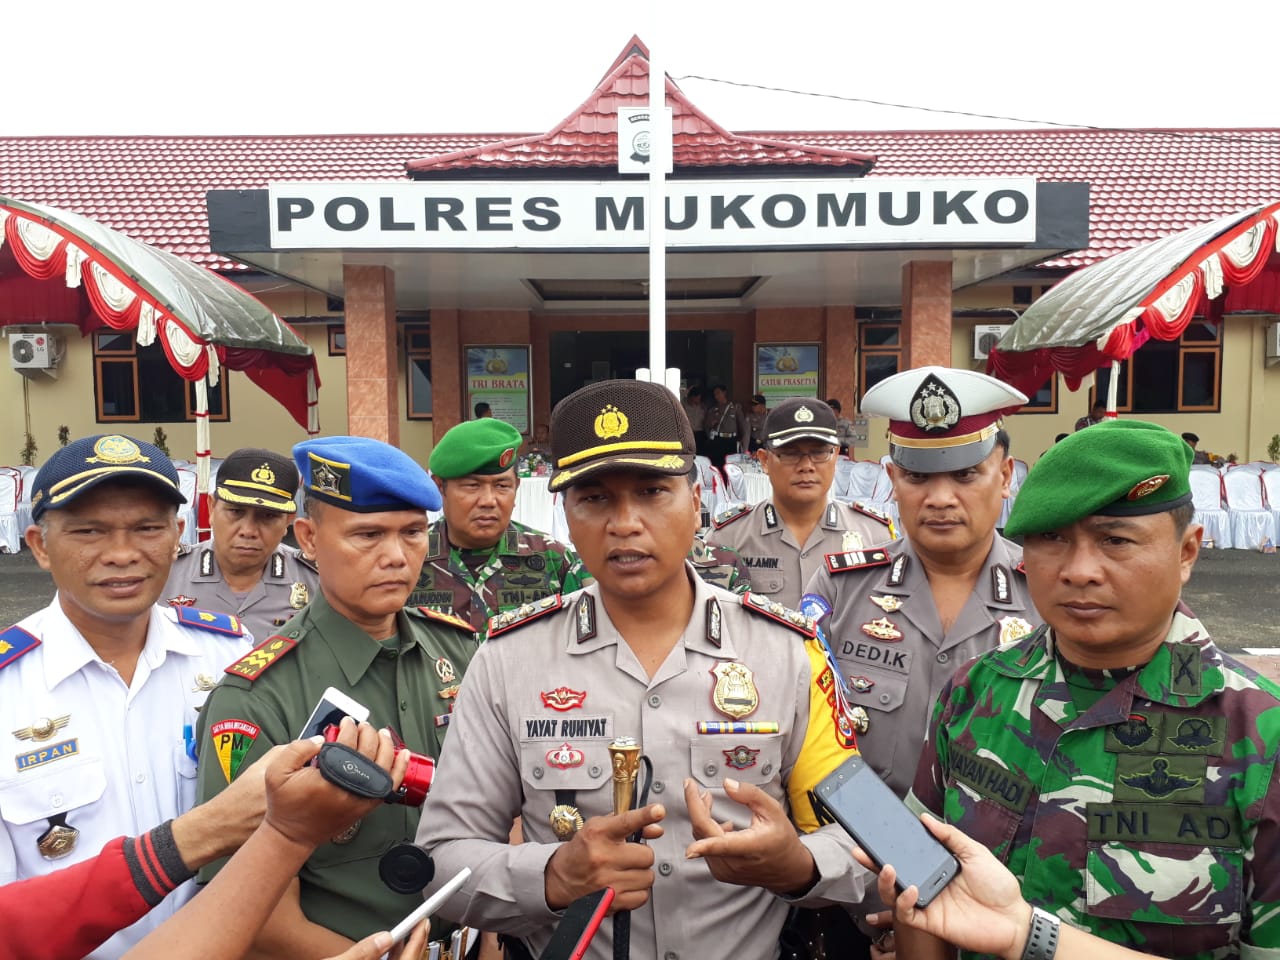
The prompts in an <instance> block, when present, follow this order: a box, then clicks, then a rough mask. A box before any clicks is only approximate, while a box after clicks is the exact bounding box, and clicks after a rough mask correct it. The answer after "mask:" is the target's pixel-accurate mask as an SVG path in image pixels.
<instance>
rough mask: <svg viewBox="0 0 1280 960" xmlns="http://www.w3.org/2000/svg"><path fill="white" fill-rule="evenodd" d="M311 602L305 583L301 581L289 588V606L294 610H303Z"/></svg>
mask: <svg viewBox="0 0 1280 960" xmlns="http://www.w3.org/2000/svg"><path fill="white" fill-rule="evenodd" d="M310 600H311V596H310V594H308V593H307V585H306V584H305V583H302V582H301V581H299V582H297V583H295V584H294V585H293V586H291V587H290V588H289V606H291V607H292V608H293V609H294V610H301V609H302V608H303V607H305V606H306V605H307V603H308V602H309V601H310Z"/></svg>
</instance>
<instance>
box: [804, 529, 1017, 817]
mask: <svg viewBox="0 0 1280 960" xmlns="http://www.w3.org/2000/svg"><path fill="white" fill-rule="evenodd" d="M834 559H835V560H838V561H840V562H841V563H846V564H848V565H850V567H851V568H850V569H842V570H839V571H838V572H834V573H833V572H832V571H831V569H830V567H831V566H833V565H838V564H831V563H827V564H824V565H823V566H822V568H821V569H820V570H819V572H818V573H817V574H816V575H815V576H814V578H813V579H812V580H811V581H810V583H809V586H808V590H807V593H806V596H805V600H804V602H803V603H802V605H801V606H802V608H803V609H804V612H805V613H807V614H809V615H810V616H815V615H817V614H819V613H821V614H824V616H823V617H822V619H821V620H820V621H819V627H821V629H822V632H823V634H824V635H825V636H826V638H827V642H828V643H829V644H830V646H831V650H832V653H834V654H835V658H836V663H837V664H838V665H839V666H840V672H841V673H842V674H843V676H844V680H845V685H846V687H847V688H848V690H849V702H850V703H851V704H853V705H855V706H861V707H863V708H864V709H865V710H866V711H867V716H868V718H869V726H868V728H867V731H866V733H861V734H859V735H858V746H859V748H860V749H861V750H862V753H863V755H865V756H866V758H867V760H868V762H869V763H870V764H871V766H872V767H874V768H875V771H876V773H878V774H880V776H881V777H882V778H883V779H884V780H885V781H886V782H887V783H888V784H889V786H890V787H892V788H893V791H894V793H896V794H898V796H900V797H905V796H906V795H907V791H908V790H909V789H910V788H911V782H912V780H913V779H914V778H915V774H916V763H917V761H918V760H919V759H920V751H921V748H922V747H923V745H924V739H925V728H926V725H927V723H928V720H929V715H930V713H931V711H932V710H933V704H934V700H935V698H936V697H937V695H938V691H939V690H941V689H942V685H943V684H944V683H946V682H947V681H948V680H949V679H951V675H952V674H953V673H955V672H956V670H957V669H959V668H960V667H961V666H963V665H964V663H965V662H966V661H968V660H970V659H972V658H973V657H976V656H978V655H979V654H982V653H986V652H987V651H988V650H993V649H995V647H996V646H997V645H998V644H1000V643H1002V642H1005V641H1009V640H1013V639H1016V638H1017V637H1020V636H1024V635H1026V634H1029V633H1031V631H1032V630H1033V629H1034V628H1035V627H1037V626H1039V625H1040V623H1041V622H1042V620H1041V618H1040V615H1039V614H1038V613H1037V612H1036V608H1035V607H1034V606H1032V604H1031V598H1030V596H1029V595H1028V594H1027V584H1026V577H1025V576H1024V575H1023V573H1022V571H1021V564H1022V548H1021V547H1019V546H1018V545H1017V544H1015V543H1013V542H1012V541H1010V540H1006V539H1004V538H1003V537H1001V536H996V537H995V541H994V543H993V544H992V546H991V552H990V553H989V554H988V555H987V560H986V563H985V564H984V566H983V569H982V572H981V573H980V574H978V582H977V585H976V586H975V587H974V591H973V594H972V595H971V596H970V597H969V599H968V601H967V602H966V603H965V605H964V607H963V609H961V611H960V616H959V617H957V618H956V622H955V623H954V624H953V625H952V627H951V629H950V630H949V631H947V633H946V634H945V635H944V634H943V631H942V624H941V621H940V620H939V619H938V609H937V607H936V606H935V605H934V602H933V593H932V591H931V590H930V588H929V579H928V577H927V576H926V575H925V570H924V564H923V563H921V562H920V558H919V557H918V556H917V555H916V552H915V550H913V549H912V547H911V544H910V542H908V541H907V540H905V539H904V540H896V541H894V542H893V543H890V544H887V545H886V546H884V547H882V548H880V549H879V550H876V551H867V552H865V553H864V555H863V557H861V558H859V557H857V556H854V557H845V558H843V559H842V558H841V557H839V556H838V557H836V558H834ZM813 595H816V596H817V597H820V598H822V599H821V601H814V600H813ZM815 602H817V603H818V608H815V607H814V606H813V604H814V603H815ZM824 603H825V607H824V606H823V604H824ZM828 609H829V610H830V614H829V615H825V614H826V611H827V610H828Z"/></svg>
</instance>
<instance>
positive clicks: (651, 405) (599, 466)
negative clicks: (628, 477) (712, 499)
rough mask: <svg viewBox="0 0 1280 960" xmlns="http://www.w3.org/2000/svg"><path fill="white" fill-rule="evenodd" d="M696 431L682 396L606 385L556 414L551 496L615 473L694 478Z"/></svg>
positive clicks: (573, 398) (577, 395) (564, 403)
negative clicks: (585, 480)
mask: <svg viewBox="0 0 1280 960" xmlns="http://www.w3.org/2000/svg"><path fill="white" fill-rule="evenodd" d="M694 453H695V450H694V445H693V428H692V427H690V426H689V417H688V415H686V414H685V412H684V407H682V406H680V401H679V400H678V399H677V398H676V395H675V394H674V393H672V392H671V391H670V390H668V389H667V388H666V387H664V386H663V385H662V384H660V383H649V382H647V381H644V380H602V381H600V382H599V383H593V384H589V385H588V386H585V387H583V388H582V389H581V390H577V391H575V392H574V393H571V394H569V396H567V397H565V398H564V399H563V400H561V401H560V402H559V403H557V404H556V408H555V409H554V410H553V411H551V465H552V473H551V480H550V482H549V483H548V484H547V486H548V488H549V489H550V490H552V491H553V492H554V491H557V490H563V489H564V488H565V487H569V486H572V485H573V484H575V483H579V482H580V481H582V480H583V479H585V478H587V477H589V476H593V475H595V474H598V473H604V472H606V471H609V470H641V471H645V472H648V473H662V474H667V475H675V474H683V473H688V472H689V471H690V469H692V467H693V458H694Z"/></svg>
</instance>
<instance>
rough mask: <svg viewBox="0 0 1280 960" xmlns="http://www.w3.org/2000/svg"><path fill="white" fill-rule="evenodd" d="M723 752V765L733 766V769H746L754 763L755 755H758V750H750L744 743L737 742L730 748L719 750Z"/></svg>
mask: <svg viewBox="0 0 1280 960" xmlns="http://www.w3.org/2000/svg"><path fill="white" fill-rule="evenodd" d="M720 752H721V753H723V754H724V762H725V766H728V767H733V769H735V770H746V769H748V768H750V767H754V766H755V765H756V762H757V761H756V757H758V756H759V755H760V751H759V750H752V749H751V748H750V747H748V746H747V745H746V744H739V745H738V746H736V747H734V748H733V749H732V750H722V751H720Z"/></svg>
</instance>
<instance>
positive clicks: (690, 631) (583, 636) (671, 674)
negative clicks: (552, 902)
mask: <svg viewBox="0 0 1280 960" xmlns="http://www.w3.org/2000/svg"><path fill="white" fill-rule="evenodd" d="M689 575H690V580H691V581H692V582H693V585H694V591H695V599H694V606H693V610H694V614H693V617H692V618H691V620H690V622H689V625H688V627H687V628H686V629H685V632H684V634H683V636H682V637H681V639H680V641H679V642H678V643H677V644H676V646H675V648H674V649H673V650H672V651H671V653H670V654H669V655H668V657H667V659H666V661H665V662H664V663H663V664H662V666H661V667H659V668H658V670H657V671H656V672H655V673H654V675H653V677H652V678H650V677H648V676H647V675H646V673H645V671H644V670H643V669H642V668H641V666H640V664H639V662H638V661H637V659H636V657H635V655H634V654H633V653H632V651H631V648H630V647H629V646H628V645H627V644H626V642H625V641H624V640H623V638H622V637H621V636H620V635H619V633H618V631H617V629H616V628H615V627H614V625H613V623H612V622H611V621H610V619H609V615H608V612H607V611H606V610H605V607H604V604H603V603H602V602H601V600H600V599H599V596H598V590H599V587H598V585H592V586H589V587H587V588H586V589H585V590H583V591H582V592H581V593H579V594H577V595H576V596H571V597H567V598H563V601H562V602H563V606H560V607H558V608H557V603H558V602H560V601H559V600H558V599H557V598H549V599H548V600H544V601H542V603H541V604H539V608H540V609H539V611H537V612H531V613H529V614H514V615H513V614H504V615H502V616H499V617H496V618H495V619H494V625H493V626H491V628H490V638H489V640H488V641H487V642H486V643H485V644H484V645H483V646H482V647H481V649H480V651H479V653H477V654H476V658H475V659H474V660H473V661H472V664H471V667H470V670H469V672H468V674H467V682H466V684H465V685H464V687H463V690H462V692H461V694H460V695H459V698H458V707H457V710H456V711H455V712H454V715H453V724H452V726H451V728H450V733H449V740H448V742H447V743H446V744H445V753H444V756H443V757H442V758H441V776H440V779H439V782H438V784H437V786H436V789H435V790H433V792H432V794H431V796H430V797H429V798H428V800H427V805H426V807H425V808H424V810H423V815H422V822H421V825H420V827H419V829H418V843H419V844H422V845H424V846H425V847H426V848H427V850H428V851H429V852H430V853H431V855H432V857H433V858H434V859H435V862H436V876H437V877H438V878H439V881H438V882H443V880H444V879H446V878H448V877H450V876H452V875H453V874H454V873H456V872H457V871H458V870H460V869H461V868H462V867H464V866H466V867H470V868H471V869H472V871H474V872H473V873H472V875H471V878H470V879H469V880H468V881H467V883H466V884H465V886H464V887H463V889H462V892H461V893H460V894H459V895H458V896H456V897H454V898H453V900H452V901H450V904H449V906H448V907H446V909H445V911H444V915H445V916H447V917H448V918H449V919H452V920H459V921H461V922H465V923H468V924H471V925H473V926H477V927H479V928H481V929H485V930H496V931H498V932H503V933H507V934H510V935H513V936H518V937H521V938H522V939H524V941H525V943H526V944H527V946H528V947H529V948H530V950H531V952H532V953H533V955H534V956H537V955H538V954H539V953H540V952H541V951H542V949H543V947H544V946H545V945H546V943H547V941H548V940H549V939H550V936H551V933H552V930H553V929H554V927H555V924H556V921H557V919H558V915H557V914H555V913H553V912H552V911H551V910H549V909H548V908H547V904H546V900H545V893H544V870H545V867H546V864H547V861H548V860H549V859H550V858H551V856H552V854H554V853H555V851H556V849H557V846H558V844H559V842H560V841H559V840H557V838H556V835H555V834H554V833H553V831H552V828H551V825H550V822H549V817H550V815H551V812H552V808H553V807H555V806H556V805H557V804H558V803H567V804H572V805H573V806H575V807H576V808H577V809H578V811H580V812H581V815H582V816H583V817H584V818H587V819H589V818H591V817H595V816H601V815H605V814H609V813H612V812H613V788H612V781H611V770H612V768H611V762H610V757H609V752H608V745H609V743H610V741H611V740H613V738H615V737H617V736H630V737H635V738H636V739H637V740H638V741H639V742H640V744H641V747H642V749H643V751H644V754H645V755H646V756H648V757H649V758H650V760H651V761H652V763H653V782H652V785H651V787H650V791H649V795H648V801H649V802H655V801H661V802H662V803H663V804H664V805H665V806H666V810H667V816H666V819H665V820H664V821H663V823H662V826H663V830H664V833H663V835H662V837H660V838H659V839H657V840H650V841H647V842H648V844H649V845H650V847H652V848H653V851H654V856H655V858H656V862H655V864H654V886H653V889H652V891H651V895H650V899H649V902H648V903H647V904H646V905H645V906H644V907H642V908H641V909H639V910H636V911H634V912H633V913H632V915H631V916H632V920H631V956H632V957H633V958H634V960H662V958H663V957H672V956H679V957H684V958H688V960H695V958H704V957H723V956H728V955H732V956H733V957H735V958H736V960H773V958H775V957H776V956H777V950H778V934H779V932H780V930H781V928H782V924H783V921H784V920H785V919H786V915H787V911H788V907H789V903H788V902H787V901H786V900H783V899H781V898H779V897H776V896H774V895H773V894H772V893H769V892H768V891H766V890H764V889H761V888H758V887H746V886H736V885H733V884H728V883H721V882H720V881H718V880H716V879H715V878H713V877H712V876H711V872H710V870H709V869H708V867H707V865H706V863H705V862H704V861H702V860H686V859H685V856H684V850H685V847H686V846H687V845H688V844H689V843H691V842H692V840H693V834H692V828H691V826H690V823H689V817H688V811H687V809H686V807H685V803H684V798H683V793H682V791H683V783H684V780H685V778H687V777H692V778H694V779H695V780H697V782H698V783H699V785H700V786H701V787H702V788H703V789H705V790H709V791H710V792H711V794H712V796H713V798H714V801H715V816H716V818H717V819H732V820H733V821H734V823H735V825H736V826H737V828H738V829H742V828H744V827H746V826H747V825H748V823H749V821H750V814H749V812H748V811H747V810H746V809H745V808H744V807H741V806H739V805H737V804H735V803H732V802H730V801H729V800H728V799H727V798H726V797H725V794H724V792H723V780H724V778H725V777H726V776H731V777H734V778H737V779H739V780H741V781H743V782H746V783H751V784H754V785H756V786H758V787H759V788H760V789H762V790H764V791H765V792H767V793H768V794H769V795H770V796H772V797H773V798H774V799H776V800H779V801H782V802H783V803H784V804H789V808H790V810H791V814H792V818H793V820H795V822H796V824H797V826H798V827H799V828H800V829H801V831H803V832H806V835H805V836H803V837H802V838H801V839H802V842H803V843H804V844H805V846H806V847H808V848H809V850H810V851H811V852H812V854H813V856H814V860H815V862H816V863H817V866H818V870H819V873H820V879H819V880H818V882H817V884H816V885H815V886H814V888H813V889H812V890H811V891H809V893H808V894H807V895H806V899H805V901H804V902H805V903H812V902H813V901H821V900H831V901H836V902H845V901H853V900H857V899H859V898H860V897H861V896H862V891H863V888H864V885H865V884H864V881H865V878H867V877H868V875H867V874H866V873H865V872H864V871H862V869H861V868H859V867H858V866H857V865H856V864H855V863H854V861H853V859H852V858H851V857H850V856H849V846H850V842H851V841H850V840H849V838H848V836H847V835H846V834H845V833H844V832H843V831H842V830H840V829H839V828H838V827H831V826H828V827H824V828H821V829H818V827H817V821H816V818H815V817H814V814H813V810H812V807H811V805H810V802H809V799H808V791H809V790H810V789H811V788H812V787H813V786H814V785H815V784H816V783H818V782H819V781H820V780H821V779H822V778H823V777H824V776H825V775H826V774H827V773H828V772H829V771H831V770H832V769H834V768H835V767H836V766H838V765H839V764H840V763H841V762H843V760H844V759H845V758H847V757H848V756H850V755H851V754H852V752H853V750H852V749H851V743H850V742H849V741H842V740H840V738H839V735H838V734H837V732H836V729H835V724H834V719H833V716H832V707H831V706H830V705H829V704H828V702H827V694H826V690H827V689H830V684H831V683H833V682H834V680H833V678H832V675H831V671H830V667H829V666H827V660H826V659H825V655H824V654H823V652H822V649H821V646H820V644H819V643H818V642H817V641H816V640H814V639H812V636H813V635H812V633H809V632H806V630H805V628H804V627H803V626H800V625H802V624H804V623H806V622H808V621H805V620H804V618H802V617H799V616H798V615H795V614H792V616H793V617H794V620H795V622H794V623H792V624H791V625H783V623H782V622H781V621H778V620H775V619H773V617H774V616H777V617H785V611H781V608H777V611H778V612H775V613H774V614H773V615H770V614H769V613H768V612H757V611H756V610H755V609H754V608H752V609H748V607H749V605H750V604H751V603H752V601H751V599H750V598H749V597H740V596H735V595H733V594H730V593H727V592H725V591H723V590H719V589H717V588H715V587H711V586H709V585H707V584H705V583H703V582H702V581H700V580H698V579H697V578H696V577H695V576H694V575H693V572H692V570H690V571H689ZM758 602H759V603H761V604H763V605H764V606H765V607H769V606H770V604H768V602H766V601H763V600H760V601H758ZM544 605H545V606H544ZM521 616H524V617H525V618H526V619H525V620H524V622H522V623H520V624H519V626H517V627H516V628H514V629H511V634H510V635H509V636H507V635H505V630H504V627H503V621H504V619H506V620H508V621H511V620H516V621H518V620H519V619H520V617H521ZM508 628H510V624H509V623H508ZM733 665H741V666H742V667H745V668H746V669H747V670H748V671H749V672H750V673H749V675H748V679H747V681H746V684H747V686H748V687H749V688H750V689H749V691H746V692H745V695H746V696H747V697H748V698H749V697H750V696H755V697H757V698H758V704H757V706H756V708H755V709H754V710H753V711H752V712H751V713H750V719H751V720H753V721H774V722H776V723H777V724H778V729H779V732H778V733H775V734H751V735H744V734H728V733H711V734H706V735H700V734H699V733H698V732H697V731H698V723H699V722H700V721H713V722H725V723H727V722H729V721H730V720H731V717H730V716H729V715H728V714H726V713H724V712H721V711H719V710H718V709H717V708H716V707H715V706H714V702H715V700H716V699H717V697H718V696H721V695H722V694H723V691H721V692H720V693H718V692H717V687H719V686H721V681H718V680H717V674H715V673H713V672H712V671H713V670H714V669H719V670H721V671H722V673H724V672H725V670H726V667H733ZM728 675H730V676H731V675H732V672H730V673H729V674H728ZM738 691H739V694H743V693H744V691H743V690H742V688H741V686H739V688H738ZM642 779H643V778H642ZM516 816H521V817H522V818H523V820H522V823H523V828H524V840H525V842H524V843H523V844H520V845H518V846H509V845H508V844H507V833H508V831H509V830H510V828H511V821H512V820H513V818H515V817H516ZM809 831H812V832H809ZM438 882H437V885H438ZM729 942H732V947H731V948H729V947H727V946H726V944H728V943H729ZM587 956H588V957H590V958H593V960H605V958H609V957H611V956H612V953H611V925H610V924H608V923H606V924H605V925H604V927H603V928H602V930H601V931H600V933H599V934H598V935H597V936H596V938H595V939H594V941H593V942H592V944H591V948H590V951H589V952H588V954H587Z"/></svg>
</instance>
